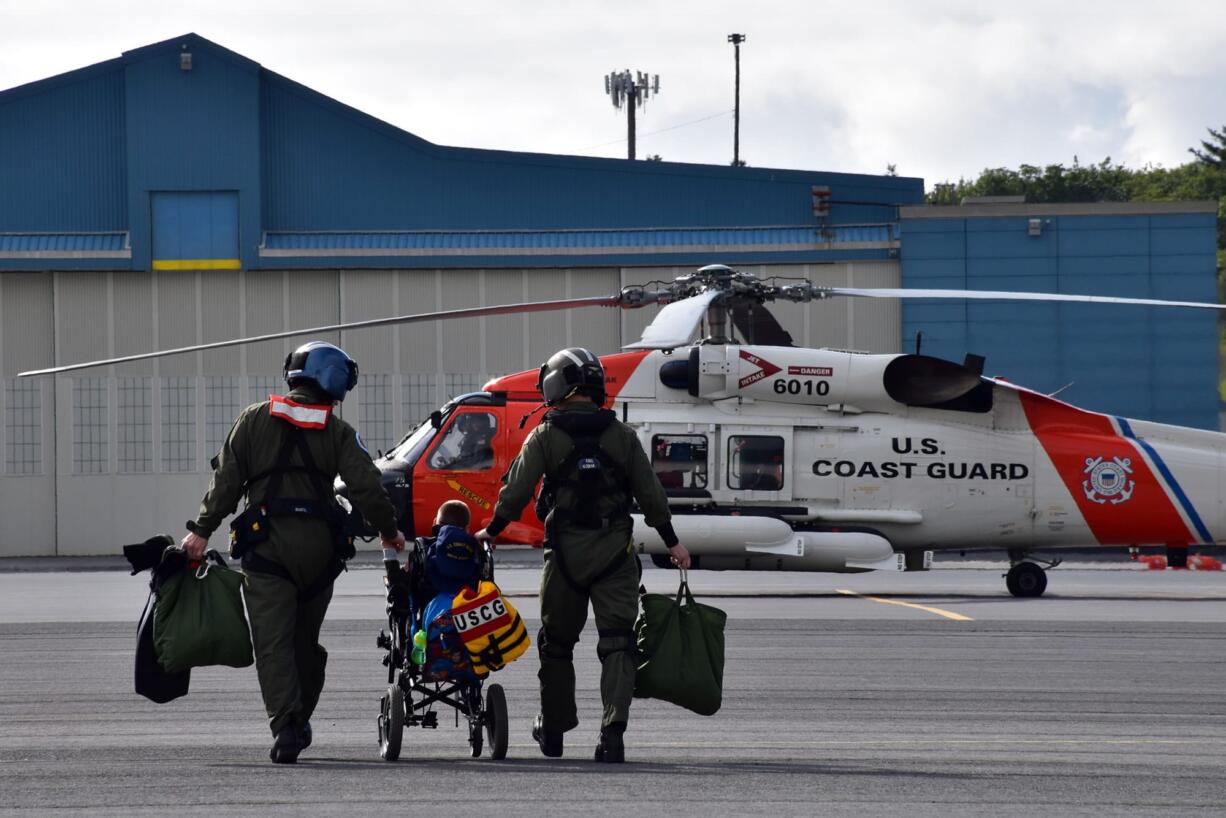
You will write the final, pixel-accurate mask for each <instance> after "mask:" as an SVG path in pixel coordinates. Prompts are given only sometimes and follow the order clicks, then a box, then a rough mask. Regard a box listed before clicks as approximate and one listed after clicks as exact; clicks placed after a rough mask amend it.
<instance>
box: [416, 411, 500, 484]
mask: <svg viewBox="0 0 1226 818" xmlns="http://www.w3.org/2000/svg"><path fill="white" fill-rule="evenodd" d="M497 431H498V419H497V418H496V417H495V416H494V415H492V414H490V413H489V412H465V413H463V414H461V415H458V416H457V417H456V419H455V422H453V423H452V424H451V427H450V428H449V429H447V433H446V434H445V435H444V436H443V439H442V440H441V441H440V442H439V444H438V446H436V447H435V449H434V452H433V453H432V454H431V455H430V468H432V469H439V470H441V471H482V470H484V469H489V468H492V467H493V465H494V442H493V441H494V434H495V433H496V432H497Z"/></svg>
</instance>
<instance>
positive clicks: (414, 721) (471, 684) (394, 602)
mask: <svg viewBox="0 0 1226 818" xmlns="http://www.w3.org/2000/svg"><path fill="white" fill-rule="evenodd" d="M406 551H407V556H408V560H407V563H406V565H405V566H404V567H403V568H401V567H400V565H399V562H398V561H396V562H391V561H388V562H386V563H385V567H386V571H387V624H388V628H387V631H383V630H380V631H379V637H378V640H377V642H376V644H377V646H378V647H379V648H381V649H382V650H383V651H384V656H383V664H384V666H385V667H387V681H388V688H387V692H386V693H385V694H384V695H383V698H382V699H381V701H380V703H379V721H378V725H379V756H380V758H382V759H384V760H385V761H396V760H397V759H398V758H400V752H401V749H402V747H403V738H404V729H405V728H406V727H421V728H424V729H435V728H437V727H438V725H439V718H438V713H439V711H438V709H437V708H438V707H450V708H452V709H453V710H454V711H455V725H456V727H459V726H460V720H461V718H463V720H464V722H465V723H466V724H467V726H468V745H469V752H470V753H471V755H472V757H473V758H480V757H481V753H482V751H483V750H488V753H489V757H490V758H493V759H501V758H505V757H506V754H507V738H508V727H507V699H506V693H505V692H504V691H503V689H502V685H499V684H490V685H488V686H487V685H486V684H485V679H484V678H483V677H480V676H478V675H477V674H476V673H474V672H473V670H472V667H471V663H469V660H468V655H467V652H466V649H465V648H464V647H463V644H462V643H459V641H458V635H457V636H456V644H455V645H450V646H440V645H434V646H428V647H427V652H428V656H427V659H426V661H425V662H424V663H423V664H417V663H416V662H414V661H413V656H412V652H413V634H414V633H415V632H416V631H418V630H422V629H427V630H428V628H429V625H430V623H428V622H423V618H424V617H423V612H424V610H425V608H426V604H427V603H428V602H429V601H430V599H432V598H433V597H434V593H433V590H434V589H433V588H431V587H430V583H429V580H427V579H426V575H425V570H424V562H425V554H424V553H423V552H424V549H423V548H422V545H421V543H420V542H414V543H413V544H412V546H410V547H409V548H408V549H406ZM481 578H482V579H488V580H491V581H492V580H493V578H494V560H493V555H492V554H491V552H490V549H489V546H486V547H485V548H484V550H483V553H482V557H481ZM448 648H450V650H448ZM444 655H450V656H451V657H452V659H449V660H444V659H442V658H441V657H442V656H444ZM466 663H468V664H467V666H465V664H466ZM440 666H441V668H440Z"/></svg>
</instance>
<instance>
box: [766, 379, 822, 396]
mask: <svg viewBox="0 0 1226 818" xmlns="http://www.w3.org/2000/svg"><path fill="white" fill-rule="evenodd" d="M771 385H772V386H773V387H774V388H775V394H776V395H829V394H830V381H809V380H806V381H802V380H799V379H797V378H775V380H774V383H772V384H771Z"/></svg>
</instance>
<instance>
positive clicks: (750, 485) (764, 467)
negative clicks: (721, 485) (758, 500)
mask: <svg viewBox="0 0 1226 818" xmlns="http://www.w3.org/2000/svg"><path fill="white" fill-rule="evenodd" d="M728 488H730V489H742V490H747V491H780V490H781V489H782V488H783V438H781V437H775V436H773V435H772V436H767V435H739V436H733V437H729V438H728Z"/></svg>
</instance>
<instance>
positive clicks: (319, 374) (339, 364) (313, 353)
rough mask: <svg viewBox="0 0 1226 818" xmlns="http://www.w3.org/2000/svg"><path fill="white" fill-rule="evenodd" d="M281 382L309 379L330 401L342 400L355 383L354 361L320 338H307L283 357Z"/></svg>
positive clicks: (356, 377)
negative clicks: (314, 339)
mask: <svg viewBox="0 0 1226 818" xmlns="http://www.w3.org/2000/svg"><path fill="white" fill-rule="evenodd" d="M283 371H284V373H285V382H286V383H287V384H289V385H291V386H293V383H294V381H297V380H307V381H313V382H314V383H315V384H317V385H318V386H319V388H320V389H322V390H323V391H325V392H327V393H328V394H329V395H330V396H331V397H332V399H333V400H338V401H342V400H344V399H345V395H346V393H348V392H349V390H350V389H353V387H355V386H357V383H358V362H357V361H355V360H353V359H352V358H350V357H349V356H348V355H346V354H345V350H343V349H341V348H340V347H338V346H333V345H332V344H328V343H325V342H323V341H310V342H308V343H305V344H303V345H302V346H300V347H298V348H297V349H295V350H294V351H293V352H291V353H290V354H289V355H286V356H285V368H284V370H283Z"/></svg>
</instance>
